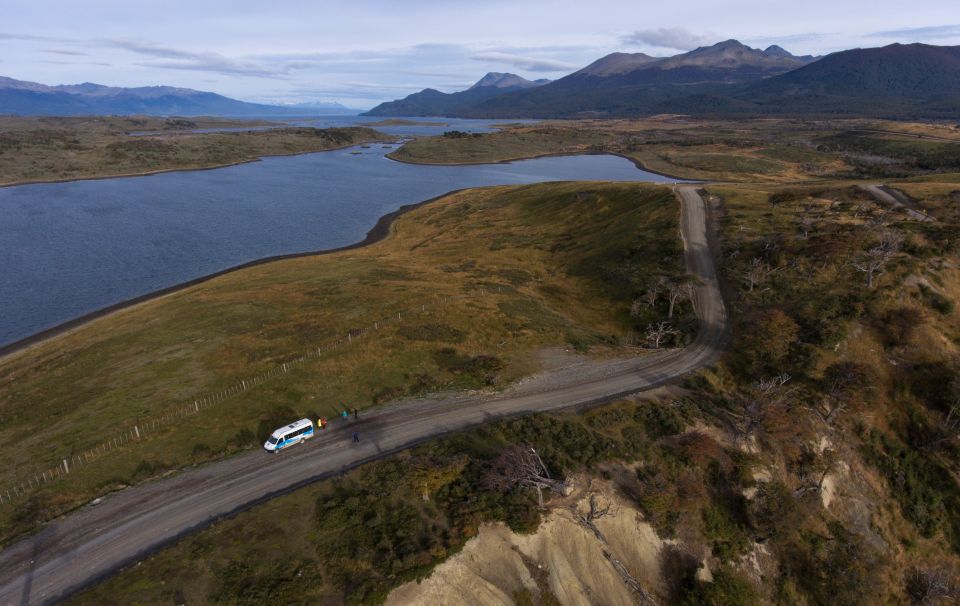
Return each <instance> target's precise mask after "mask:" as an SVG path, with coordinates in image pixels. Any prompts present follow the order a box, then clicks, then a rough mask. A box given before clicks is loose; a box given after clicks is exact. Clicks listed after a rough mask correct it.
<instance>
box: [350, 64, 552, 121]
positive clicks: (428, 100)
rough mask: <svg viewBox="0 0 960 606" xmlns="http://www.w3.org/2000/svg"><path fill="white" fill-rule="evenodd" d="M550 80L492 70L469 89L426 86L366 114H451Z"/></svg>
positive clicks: (535, 86)
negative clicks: (456, 90)
mask: <svg viewBox="0 0 960 606" xmlns="http://www.w3.org/2000/svg"><path fill="white" fill-rule="evenodd" d="M549 82H550V81H549V80H527V79H526V78H522V77H520V76H518V75H516V74H503V73H499V72H490V73H489V74H487V75H486V76H484V77H483V78H480V80H478V81H477V82H476V83H475V84H474V85H473V86H471V87H470V88H468V89H467V90H464V91H460V92H457V93H442V92H440V91H438V90H436V89H433V88H425V89H423V90H422V91H420V92H419V93H414V94H412V95H410V96H408V97H405V98H403V99H399V100H397V101H389V102H387V103H381V104H380V105H378V106H376V107H375V108H373V109H372V110H370V111H369V112H367V113H366V114H365V115H368V116H448V115H453V114H455V113H457V112H459V111H469V109H470V108H472V107H473V106H475V105H477V104H479V103H482V102H483V101H486V100H487V99H493V98H495V97H499V96H500V95H503V94H504V93H509V92H514V91H521V90H529V89H532V88H537V87H540V86H544V85H546V84H548V83H549Z"/></svg>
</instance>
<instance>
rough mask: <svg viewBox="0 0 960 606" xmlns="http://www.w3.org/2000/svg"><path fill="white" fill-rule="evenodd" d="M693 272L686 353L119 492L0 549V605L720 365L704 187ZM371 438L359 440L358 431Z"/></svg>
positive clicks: (66, 590) (84, 582) (391, 415)
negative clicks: (487, 437) (479, 433)
mask: <svg viewBox="0 0 960 606" xmlns="http://www.w3.org/2000/svg"><path fill="white" fill-rule="evenodd" d="M677 193H678V195H679V196H680V199H681V202H682V211H683V212H682V235H683V240H684V246H685V249H686V262H687V267H688V270H689V272H690V273H692V274H695V275H697V276H699V277H700V279H701V281H702V284H700V285H699V286H698V287H697V288H696V292H695V295H694V306H695V308H696V312H697V315H698V316H699V318H700V321H701V325H700V331H699V334H698V335H697V338H696V340H695V341H694V342H693V343H692V344H691V345H690V346H689V347H687V348H686V349H683V350H679V351H669V352H663V353H659V354H655V355H650V356H643V357H640V358H631V359H626V360H614V361H607V362H597V363H594V364H592V365H588V366H586V367H578V371H577V372H569V371H566V370H563V369H561V370H559V371H556V372H555V376H553V377H547V379H548V380H544V377H540V378H538V379H537V380H534V381H530V382H528V383H526V384H521V385H519V386H517V387H515V388H513V389H510V390H508V391H507V392H505V393H503V394H498V395H496V396H492V397H491V396H486V397H480V396H473V397H470V396H464V397H457V398H446V399H439V398H438V399H428V400H420V401H416V402H404V403H400V404H397V405H394V406H390V407H386V408H383V409H380V410H377V411H371V412H370V413H368V414H366V415H363V416H364V417H365V418H361V419H360V420H359V421H355V422H353V425H352V426H351V427H346V428H340V429H337V430H330V429H328V430H327V431H329V432H330V433H327V434H321V435H320V436H319V437H317V438H315V439H313V440H311V441H310V442H309V443H308V444H306V445H304V446H297V447H295V448H294V449H292V450H291V451H287V452H283V453H280V454H278V455H268V454H266V453H265V452H262V451H259V450H257V451H254V452H249V453H247V454H244V455H241V456H237V457H233V458H230V459H227V460H224V461H221V462H219V463H214V464H211V465H206V466H203V467H199V468H197V469H194V470H190V471H187V472H184V473H182V474H179V475H178V476H175V477H171V478H168V479H164V480H158V481H154V482H149V483H146V484H143V485H140V486H136V487H134V488H130V489H128V490H124V491H121V492H119V493H116V494H114V495H111V496H109V497H107V498H105V499H103V501H102V502H101V503H100V504H99V505H96V506H94V505H88V506H86V507H84V508H82V509H80V510H79V511H77V512H75V513H73V514H71V515H69V516H67V517H65V518H64V519H61V520H58V521H55V522H53V523H51V524H49V525H48V526H47V527H45V528H44V529H43V530H42V531H41V532H39V533H38V534H36V535H35V536H33V537H30V538H28V539H25V540H23V541H21V542H19V543H16V544H14V545H11V546H10V547H8V548H7V549H5V550H3V551H2V552H0V605H7V604H24V605H25V604H44V603H50V602H56V601H57V600H59V599H62V598H64V597H65V596H67V595H69V594H70V593H72V592H75V591H77V590H78V589H80V588H83V587H85V586H88V585H90V584H92V583H94V582H96V581H98V580H101V579H103V578H104V577H106V576H108V575H110V574H112V573H113V572H115V571H117V570H118V569H120V568H122V567H123V566H126V565H129V564H131V563H133V562H136V561H137V560H139V559H142V558H143V557H144V556H145V555H147V554H149V553H150V552H151V551H154V550H156V549H158V548H159V547H161V546H163V545H165V544H168V543H170V542H171V541H173V540H175V539H176V538H178V537H181V536H183V535H185V534H187V533H190V532H192V531H195V530H197V529H199V528H202V527H204V526H205V525H207V524H209V523H211V522H212V521H214V520H216V519H218V518H220V517H223V516H224V515H226V514H229V513H231V512H236V511H239V510H241V509H244V508H248V507H250V506H252V505H254V504H256V503H259V502H262V501H264V500H266V499H269V498H271V497H274V496H277V495H279V494H283V493H286V492H289V491H290V490H292V489H294V488H297V487H299V486H303V485H305V484H308V483H310V482H312V481H315V480H317V479H320V478H323V477H326V476H329V475H331V474H335V473H337V472H339V471H341V470H345V469H348V468H351V467H355V466H357V465H359V464H361V463H364V462H366V461H370V460H372V459H376V458H378V457H382V456H384V455H386V454H389V453H392V452H396V451H399V450H402V449H404V448H407V447H409V446H411V445H414V444H416V443H418V442H422V441H424V440H426V439H428V438H431V437H435V436H438V435H442V434H445V433H449V432H453V431H459V430H462V429H465V428H468V427H471V426H476V425H479V424H481V423H484V422H486V421H489V420H491V419H495V418H498V417H503V416H507V415H514V414H518V413H523V412H532V411H548V410H557V409H561V408H568V407H573V406H582V405H586V404H591V403H596V402H602V401H606V400H611V399H614V398H616V397H619V396H623V395H627V394H631V393H636V392H639V391H643V390H646V389H650V388H652V387H656V386H658V385H662V384H664V383H667V382H669V381H673V380H675V379H676V378H677V377H680V376H682V375H685V374H687V373H690V372H692V371H695V370H697V369H699V368H701V367H703V366H705V365H708V364H710V363H712V362H714V361H715V360H716V359H717V357H718V356H719V355H720V353H721V351H722V350H723V347H724V345H725V342H726V337H727V316H726V310H725V307H724V304H723V299H722V297H721V294H720V290H719V288H718V285H717V276H716V271H715V268H714V263H713V256H712V255H711V251H710V246H709V244H708V239H707V227H706V224H707V221H706V208H705V206H704V202H703V200H702V199H701V197H700V196H699V195H698V194H697V191H696V189H695V188H693V187H691V186H683V187H679V188H678V189H677ZM354 430H355V431H358V432H359V433H360V435H361V437H362V441H361V442H360V444H352V443H350V434H351V432H352V431H354Z"/></svg>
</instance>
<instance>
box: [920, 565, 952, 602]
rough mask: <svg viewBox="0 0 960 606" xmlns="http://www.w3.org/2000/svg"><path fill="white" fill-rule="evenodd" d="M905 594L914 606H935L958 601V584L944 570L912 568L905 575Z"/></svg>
mask: <svg viewBox="0 0 960 606" xmlns="http://www.w3.org/2000/svg"><path fill="white" fill-rule="evenodd" d="M907 594H909V595H910V600H911V601H912V602H913V603H914V604H916V606H936V605H937V604H949V603H953V602H955V601H957V600H960V583H958V582H957V579H956V578H955V577H954V576H953V575H952V574H950V572H949V571H948V570H947V569H945V568H932V569H922V568H914V569H913V570H911V571H910V573H909V574H908V575H907Z"/></svg>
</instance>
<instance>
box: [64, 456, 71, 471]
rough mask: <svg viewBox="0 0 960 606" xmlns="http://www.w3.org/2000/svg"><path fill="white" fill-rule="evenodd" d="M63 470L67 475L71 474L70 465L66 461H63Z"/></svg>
mask: <svg viewBox="0 0 960 606" xmlns="http://www.w3.org/2000/svg"><path fill="white" fill-rule="evenodd" d="M63 470H64V471H66V472H67V473H70V464H69V463H67V460H66V459H64V460H63Z"/></svg>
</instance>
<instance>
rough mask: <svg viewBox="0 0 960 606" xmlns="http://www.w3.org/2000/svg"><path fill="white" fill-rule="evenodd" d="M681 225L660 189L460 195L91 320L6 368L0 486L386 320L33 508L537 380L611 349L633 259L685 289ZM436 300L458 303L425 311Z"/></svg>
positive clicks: (92, 471)
mask: <svg viewBox="0 0 960 606" xmlns="http://www.w3.org/2000/svg"><path fill="white" fill-rule="evenodd" d="M677 224H678V207H677V204H676V201H675V200H674V198H673V196H672V194H671V193H670V191H669V189H667V188H662V187H651V186H643V185H636V184H609V185H597V184H578V183H566V184H544V185H535V186H525V187H498V188H489V189H483V190H473V191H469V192H466V193H460V194H456V195H453V196H450V197H447V198H444V199H443V200H440V201H438V202H434V203H431V204H429V205H427V206H424V207H422V208H420V209H418V210H416V211H414V212H412V213H410V214H408V215H405V216H403V217H402V218H400V219H399V220H398V221H397V223H396V224H395V225H394V228H393V230H392V233H391V236H390V237H389V238H388V239H386V240H384V241H381V242H379V243H377V244H374V245H372V246H369V247H366V248H362V249H355V250H351V251H345V252H341V253H337V254H332V255H328V256H316V257H307V258H301V259H294V260H287V261H281V262H276V263H270V264H266V265H261V266H257V267H253V268H249V269H245V270H242V271H238V272H235V273H231V274H227V275H224V276H221V277H218V278H216V279H214V280H211V281H209V282H206V283H203V284H200V285H197V286H194V287H191V288H189V289H186V290H183V291H180V292H177V293H175V294H171V295H168V296H165V297H163V298H161V299H157V300H154V301H150V302H147V303H145V304H142V305H138V306H136V307H133V308H130V309H127V310H124V311H120V312H118V313H115V314H112V315H110V316H107V317H104V318H102V319H99V320H95V321H93V322H91V323H89V324H87V325H84V326H81V327H80V328H78V329H76V330H73V331H71V332H70V333H67V334H65V335H62V336H60V337H57V338H54V339H51V340H49V341H46V342H43V343H41V344H38V345H37V346H34V347H31V348H30V349H28V350H25V351H22V352H20V353H17V354H14V355H11V356H8V357H6V358H4V359H2V360H0V456H3V458H4V459H5V461H7V463H8V464H7V465H4V466H3V468H2V470H0V485H4V484H8V483H10V482H12V481H14V480H15V479H16V478H17V477H18V476H22V475H23V474H25V473H27V472H28V471H34V470H37V469H45V468H48V467H50V466H53V465H55V464H56V463H57V462H59V460H60V459H61V458H63V457H69V456H71V455H76V454H80V453H82V452H84V451H85V450H86V449H89V448H91V447H93V446H94V445H96V444H98V443H100V442H102V441H103V440H105V439H109V438H111V437H112V436H114V435H116V433H117V432H118V430H122V429H129V428H131V427H132V426H133V425H134V424H136V423H137V422H138V419H144V418H152V417H156V416H157V415H162V414H164V413H166V412H169V411H171V410H174V409H176V408H178V407H180V406H183V405H184V404H185V403H188V402H192V401H193V399H194V398H196V397H201V396H203V395H205V394H208V393H210V392H214V391H217V390H219V389H222V388H224V387H227V386H230V385H234V384H236V383H238V382H239V381H240V380H242V379H249V378H250V377H253V376H254V375H258V374H260V373H262V372H264V371H266V370H269V369H271V368H275V367H277V366H278V365H280V364H282V363H284V362H287V361H289V360H291V359H294V358H296V357H298V356H301V355H302V354H304V353H306V352H310V351H311V350H315V349H316V348H317V347H319V346H322V345H325V344H327V343H330V342H331V341H333V340H335V339H338V338H344V337H345V336H346V335H347V334H348V332H350V331H351V330H354V329H358V328H363V327H368V326H371V325H372V324H373V323H374V322H375V321H378V320H382V319H383V318H390V317H393V316H395V315H396V313H397V312H398V311H400V312H402V313H403V314H404V321H403V322H402V324H400V325H397V324H392V325H390V326H387V327H384V328H383V329H382V330H380V331H378V332H376V333H374V334H373V335H370V336H365V337H364V338H362V339H360V340H359V341H358V342H357V343H354V344H353V345H352V346H350V347H346V348H342V349H339V350H336V351H333V352H326V353H324V354H323V355H322V356H320V357H319V358H314V359H312V360H311V361H310V362H309V363H307V364H305V365H302V366H298V367H296V368H293V369H292V370H291V371H290V372H289V373H287V374H285V375H283V377H281V378H277V379H273V380H270V381H267V382H266V383H264V384H262V385H259V386H257V387H256V388H254V389H252V390H249V391H246V392H244V393H241V394H239V395H236V396H234V397H233V398H231V399H230V400H228V401H226V402H224V403H221V404H219V405H216V406H213V407H211V408H209V409H206V410H202V411H201V412H200V414H198V415H195V416H193V417H191V418H190V420H189V421H188V422H183V423H180V424H170V425H167V426H165V427H164V428H162V429H161V430H160V431H158V432H156V433H154V434H152V436H151V437H150V438H149V439H144V440H142V441H141V442H139V443H138V445H137V447H136V449H134V450H128V449H120V451H118V452H116V453H115V454H113V455H107V456H106V457H105V458H103V459H102V460H101V461H100V462H97V463H94V464H92V465H90V466H88V467H87V468H85V470H84V471H83V472H82V473H75V474H71V475H70V476H68V477H69V481H68V482H67V481H63V482H60V481H58V482H57V483H55V484H53V485H51V486H50V487H49V488H48V489H47V490H46V491H45V492H44V495H43V496H44V498H47V499H50V500H53V499H54V498H57V499H62V500H63V502H64V503H72V502H76V501H77V500H79V499H81V498H83V497H88V496H89V495H91V494H95V493H97V492H99V491H102V490H103V489H104V488H105V487H109V486H115V485H119V484H124V483H128V482H132V481H134V480H136V479H139V477H140V476H142V475H143V474H145V473H149V472H155V471H157V470H160V469H167V468H175V467H178V466H182V465H185V464H189V463H192V462H196V461H198V460H204V459H207V458H210V457H212V456H217V455H219V454H221V453H227V452H231V451H235V450H238V449H241V448H246V447H250V446H253V445H255V442H256V440H255V439H252V436H251V434H253V433H255V432H256V431H257V430H258V423H259V421H260V420H261V419H264V418H265V417H266V418H268V419H269V418H272V417H271V415H274V414H279V415H280V416H284V415H286V416H292V415H299V416H303V415H307V414H309V415H311V416H319V415H326V416H334V415H335V414H336V412H337V411H338V410H339V409H340V404H341V403H345V404H346V405H347V406H349V407H359V408H364V407H367V406H370V405H371V404H373V403H374V402H377V401H382V400H385V399H391V398H394V397H398V396H402V395H416V394H418V393H420V392H423V391H437V390H447V389H464V388H478V387H485V388H489V387H494V388H495V387H496V386H499V385H503V384H505V383H508V382H510V381H511V380H513V379H515V378H517V377H518V376H520V375H522V374H525V373H528V372H530V371H531V370H532V369H533V368H535V366H536V363H535V356H534V354H533V352H534V351H535V350H537V349H538V348H541V347H543V346H556V345H565V344H568V343H576V344H589V343H598V344H599V343H608V342H611V335H612V336H614V337H616V336H617V335H623V334H624V333H625V332H626V327H625V324H624V319H625V318H627V309H628V308H629V302H630V292H631V291H630V288H631V287H630V286H629V285H626V284H615V283H614V284H611V283H609V282H610V280H609V276H610V275H611V272H617V271H621V268H619V266H618V263H619V259H620V258H621V255H624V254H628V253H629V251H630V250H636V249H637V248H638V247H640V248H643V247H647V248H649V249H650V250H657V251H659V254H658V255H644V256H643V260H641V261H640V264H639V265H637V266H635V267H633V268H632V269H631V271H636V272H640V273H641V274H643V272H644V271H649V273H650V274H653V273H671V272H673V273H676V272H680V271H682V269H681V268H682V254H681V250H682V249H681V248H680V247H679V244H678V243H677V239H678V238H677V233H678V232H677ZM462 295H468V296H465V297H464V296H462ZM437 297H458V298H455V299H452V300H451V301H450V302H449V303H448V304H446V305H443V306H441V307H436V306H433V307H431V305H433V304H434V303H435V302H436V299H437ZM424 304H426V305H427V307H426V308H425V310H423V311H421V310H420V308H421V305H424ZM410 312H413V313H410ZM398 326H402V327H403V330H400V328H398ZM438 335H439V336H438ZM443 347H452V348H454V349H456V350H457V352H459V354H460V355H463V356H477V355H479V354H484V355H490V356H495V357H497V358H499V359H501V360H502V361H503V362H504V364H505V367H504V368H503V369H502V370H501V371H500V372H499V373H497V374H496V376H495V377H494V379H495V383H494V384H493V385H488V383H489V382H490V381H488V379H489V378H490V377H488V376H486V375H485V374H483V373H470V372H458V371H456V370H451V369H450V368H447V367H445V366H444V364H443V362H442V360H440V359H439V358H438V351H439V350H440V349H441V348H443ZM278 409H279V410H281V411H286V412H279V413H275V412H274V411H276V410H278ZM293 418H296V417H293ZM51 420H53V422H51ZM10 513H11V509H9V508H4V510H3V514H10ZM9 523H10V518H9V517H7V518H6V520H5V523H4V526H7V525H8V524H9Z"/></svg>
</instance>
